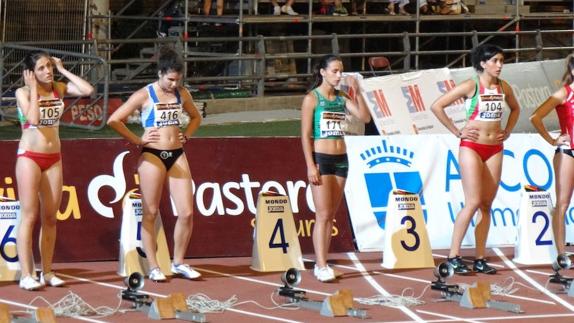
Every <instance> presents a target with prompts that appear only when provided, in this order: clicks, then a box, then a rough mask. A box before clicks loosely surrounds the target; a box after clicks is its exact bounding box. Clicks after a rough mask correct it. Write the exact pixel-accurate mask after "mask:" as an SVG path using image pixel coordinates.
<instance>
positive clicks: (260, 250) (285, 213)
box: [251, 192, 305, 271]
mask: <svg viewBox="0 0 574 323" xmlns="http://www.w3.org/2000/svg"><path fill="white" fill-rule="evenodd" d="M251 268H252V269H253V270H256V271H285V270H287V269H289V268H297V269H300V270H305V267H304V265H303V257H302V255H301V247H300V246H299V237H298V236H297V230H296V229H295V222H294V221H293V213H292V212H291V205H290V203H289V198H288V197H287V196H284V195H280V194H278V193H274V192H261V193H259V198H258V199H257V215H256V218H255V235H254V237H253V254H252V257H251Z"/></svg>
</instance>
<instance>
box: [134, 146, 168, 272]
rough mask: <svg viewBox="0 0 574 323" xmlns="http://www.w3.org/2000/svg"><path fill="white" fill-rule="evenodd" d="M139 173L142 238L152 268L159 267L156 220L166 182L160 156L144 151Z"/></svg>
mask: <svg viewBox="0 0 574 323" xmlns="http://www.w3.org/2000/svg"><path fill="white" fill-rule="evenodd" d="M138 174H139V178H140V190H141V194H142V209H143V216H142V227H141V228H142V230H141V238H142V244H143V247H144V251H145V253H146V256H147V260H148V264H149V267H150V269H152V268H157V267H159V266H158V263H157V258H156V249H157V243H156V234H155V221H156V217H157V215H158V213H159V203H160V200H161V193H162V191H163V183H164V182H165V176H166V172H165V167H164V166H163V163H162V162H161V161H160V159H159V158H157V157H156V156H154V155H152V154H151V153H143V154H142V155H141V156H140V159H139V165H138Z"/></svg>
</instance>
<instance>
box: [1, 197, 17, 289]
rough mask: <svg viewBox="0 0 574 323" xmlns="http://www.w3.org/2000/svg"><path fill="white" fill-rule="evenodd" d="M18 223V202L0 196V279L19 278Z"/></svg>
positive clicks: (10, 279)
mask: <svg viewBox="0 0 574 323" xmlns="http://www.w3.org/2000/svg"><path fill="white" fill-rule="evenodd" d="M19 223H20V202H19V201H16V200H12V199H9V198H5V197H0V241H1V242H2V243H0V281H16V280H18V279H20V263H19V262H18V253H17V251H16V235H17V233H18V225H19Z"/></svg>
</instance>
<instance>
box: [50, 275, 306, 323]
mask: <svg viewBox="0 0 574 323" xmlns="http://www.w3.org/2000/svg"><path fill="white" fill-rule="evenodd" d="M194 268H195V267H194ZM195 269H198V268H195ZM200 271H207V272H210V271H208V270H204V269H201V270H200ZM58 275H59V276H64V277H68V278H71V279H75V280H79V281H83V282H89V283H92V284H95V285H100V286H105V287H110V288H115V289H120V290H123V289H125V286H118V285H114V284H108V283H102V282H98V281H95V280H91V279H87V278H82V277H77V276H72V275H66V274H62V273H58ZM229 276H231V275H229ZM232 277H233V276H232ZM140 292H141V293H142V294H146V295H150V296H156V297H167V295H163V294H157V293H152V292H146V291H143V290H141V291H140ZM226 310H227V311H230V312H236V313H241V314H245V315H250V316H255V317H260V318H266V319H269V320H274V321H280V322H289V323H302V322H300V321H293V320H288V319H284V318H280V317H276V316H270V315H264V314H259V313H254V312H248V311H244V310H239V309H236V308H227V309H226ZM208 315H210V313H208Z"/></svg>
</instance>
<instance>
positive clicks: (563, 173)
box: [530, 54, 574, 254]
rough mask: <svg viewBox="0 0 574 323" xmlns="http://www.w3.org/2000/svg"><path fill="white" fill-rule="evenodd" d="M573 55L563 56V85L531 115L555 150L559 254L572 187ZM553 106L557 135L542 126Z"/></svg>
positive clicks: (555, 225) (555, 227)
mask: <svg viewBox="0 0 574 323" xmlns="http://www.w3.org/2000/svg"><path fill="white" fill-rule="evenodd" d="M573 88H574V55H573V54H570V55H568V57H566V72H565V73H564V76H563V77H562V87H561V88H560V89H558V90H557V91H556V92H554V94H552V95H551V96H550V97H549V98H548V99H546V101H544V103H542V104H541V105H540V106H539V107H538V109H536V111H534V113H533V114H532V116H530V121H531V122H532V124H533V125H534V128H536V130H537V131H538V133H539V134H540V135H541V136H542V138H544V140H546V141H547V142H548V143H549V144H551V145H552V146H556V152H555V154H554V160H553V164H554V179H555V180H556V184H555V189H556V207H555V209H554V214H553V215H552V229H553V233H554V240H555V241H556V249H557V251H558V253H559V254H563V253H564V252H565V251H566V250H565V248H566V245H565V239H566V231H565V222H564V216H565V214H566V212H567V211H568V207H569V206H570V200H571V199H572V191H573V190H574V89H573ZM552 110H556V114H557V115H558V121H559V123H560V135H558V136H557V137H553V136H551V135H550V134H549V133H548V131H547V130H546V127H545V126H544V123H543V120H544V118H545V117H546V116H547V115H548V114H549V113H550V112H552Z"/></svg>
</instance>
